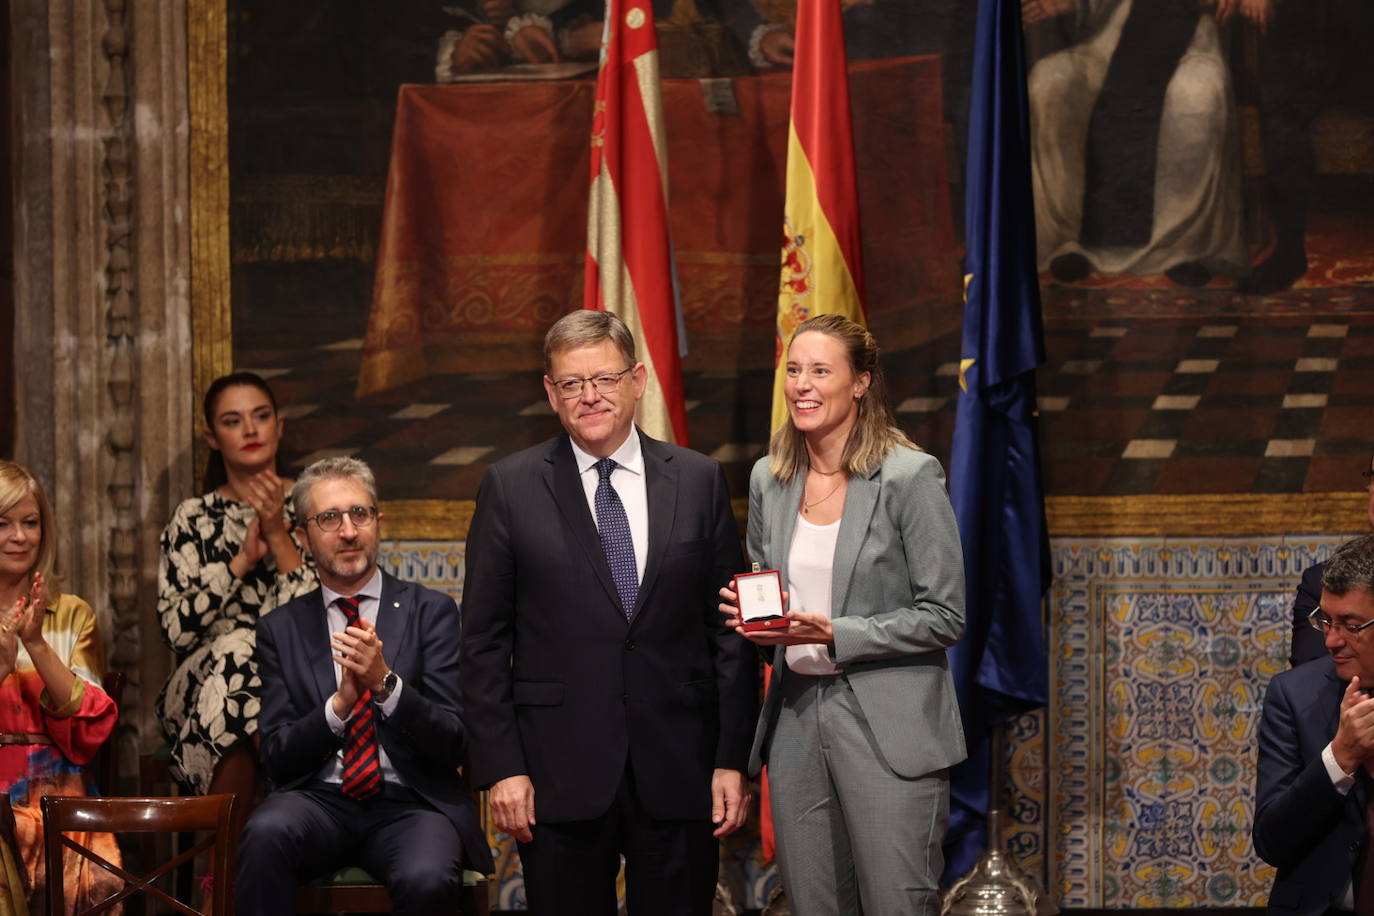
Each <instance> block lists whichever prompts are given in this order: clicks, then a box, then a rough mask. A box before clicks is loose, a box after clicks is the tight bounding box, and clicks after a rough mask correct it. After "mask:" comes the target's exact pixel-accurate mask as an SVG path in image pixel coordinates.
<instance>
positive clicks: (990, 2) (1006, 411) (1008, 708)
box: [945, 0, 1050, 883]
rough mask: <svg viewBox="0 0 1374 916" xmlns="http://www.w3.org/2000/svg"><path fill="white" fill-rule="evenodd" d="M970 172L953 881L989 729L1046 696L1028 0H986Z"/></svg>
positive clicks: (953, 461)
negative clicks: (963, 611) (1024, 30)
mask: <svg viewBox="0 0 1374 916" xmlns="http://www.w3.org/2000/svg"><path fill="white" fill-rule="evenodd" d="M976 28H977V33H976V38H975V41H974V58H973V73H974V76H973V87H972V92H971V94H970V99H969V136H968V169H967V172H966V175H967V180H966V182H965V188H966V190H965V198H964V206H965V237H966V246H967V252H968V253H967V255H966V261H965V279H964V289H965V304H964V330H963V344H962V349H961V351H960V363H959V366H960V371H959V383H960V392H959V402H958V409H957V413H956V418H955V425H954V445H953V450H952V453H951V457H950V499H951V501H952V502H953V504H954V514H955V516H956V518H957V519H958V521H959V536H960V539H961V540H962V542H963V547H964V575H965V581H966V583H967V584H966V589H967V592H966V604H967V622H966V628H965V631H964V637H963V639H962V640H960V641H959V643H958V644H956V645H955V646H954V648H953V650H952V651H951V652H950V666H951V669H952V671H953V673H954V679H955V685H956V687H957V689H958V691H959V708H960V713H961V714H962V715H963V720H964V730H965V733H966V736H967V739H968V745H969V759H968V760H967V761H965V762H964V763H962V764H960V765H959V766H958V767H955V768H954V770H953V771H952V772H951V774H950V784H951V799H950V826H949V833H948V834H947V838H946V843H945V878H946V883H949V882H950V881H952V880H954V879H955V878H958V877H960V876H962V875H963V874H965V873H966V872H967V871H968V870H969V869H970V868H971V867H972V866H973V863H974V861H975V860H976V858H977V856H978V853H979V852H981V851H982V849H983V848H984V843H985V841H986V833H987V829H986V828H987V825H986V817H987V810H988V802H989V798H988V769H989V759H988V738H989V735H990V733H991V730H992V729H993V728H995V727H996V726H998V725H999V724H1000V723H1002V722H1005V721H1006V720H1008V719H1011V718H1014V717H1016V716H1018V715H1020V714H1022V713H1025V712H1028V711H1030V710H1032V709H1035V708H1036V707H1039V706H1043V705H1045V703H1046V702H1047V700H1048V693H1049V686H1048V658H1047V656H1046V653H1045V644H1044V636H1043V632H1042V627H1043V624H1042V619H1041V598H1042V597H1043V595H1044V594H1045V591H1046V590H1047V589H1048V588H1049V583H1050V566H1049V538H1048V534H1047V531H1046V526H1045V502H1044V495H1043V492H1042V489H1041V481H1040V453H1039V445H1038V442H1037V422H1036V401H1035V369H1036V367H1037V366H1039V365H1040V364H1041V363H1042V362H1043V361H1044V359H1045V345H1044V340H1043V336H1044V335H1043V330H1042V324H1041V316H1040V289H1039V286H1038V285H1037V274H1036V264H1035V213H1034V209H1033V206H1034V204H1033V199H1032V193H1031V173H1030V165H1031V159H1030V134H1029V130H1028V127H1027V101H1026V58H1025V49H1024V46H1023V43H1022V37H1021V3H1020V0H979V3H978V21H977V27H976Z"/></svg>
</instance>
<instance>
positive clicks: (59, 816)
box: [41, 795, 239, 916]
mask: <svg viewBox="0 0 1374 916" xmlns="http://www.w3.org/2000/svg"><path fill="white" fill-rule="evenodd" d="M235 801H236V799H235V797H234V796H233V795H202V796H188V797H184V798H69V797H61V796H53V795H45V796H43V799H42V803H41V805H42V809H43V842H44V846H45V854H46V863H45V866H46V869H47V881H48V912H49V913H66V912H67V901H66V899H65V893H64V890H65V889H64V888H63V886H62V855H63V851H64V850H71V851H72V852H74V853H76V854H77V855H80V856H84V857H85V858H87V859H89V860H91V861H92V862H94V863H95V864H96V865H98V866H100V867H101V868H103V869H105V870H106V871H108V872H110V873H112V874H114V875H116V876H117V877H119V878H120V879H122V880H123V881H124V884H125V886H124V889H123V890H121V891H119V892H118V893H116V894H113V895H111V896H110V897H108V898H107V899H106V900H104V901H102V902H101V903H99V904H97V905H95V906H93V907H91V908H90V909H86V910H81V911H79V912H78V913H77V914H76V916H83V914H87V913H103V912H105V911H107V910H108V909H109V907H110V906H112V905H113V904H115V903H120V902H123V901H124V900H126V899H128V898H130V897H132V896H133V895H134V894H143V895H145V896H146V897H149V898H153V899H155V900H157V901H160V902H161V903H162V904H165V905H168V906H171V907H172V908H173V909H174V910H175V911H176V912H178V913H186V914H191V916H198V914H200V912H201V911H199V910H196V909H193V908H192V907H191V906H190V905H189V904H188V903H187V902H186V901H179V900H176V899H174V898H173V897H172V896H171V895H169V894H168V893H166V892H165V891H164V890H162V888H160V887H158V886H157V885H156V883H155V882H157V881H158V879H160V878H162V877H163V876H164V875H168V874H170V873H171V872H172V871H173V870H174V869H175V868H176V867H177V866H178V865H180V864H182V863H183V862H186V861H190V860H192V859H194V858H195V856H197V855H198V854H200V853H201V852H204V851H206V850H208V851H209V853H210V863H211V873H212V874H213V875H214V876H215V878H216V879H217V880H216V881H215V882H214V889H213V890H212V891H211V893H210V900H209V901H208V902H209V905H210V912H212V913H214V916H233V912H234V895H233V893H232V890H233V884H234V881H233V875H234V860H235V856H236V853H237V850H238V844H239V838H238V823H237V821H236V820H235V818H234V805H235ZM68 831H92V832H97V833H115V834H120V833H178V832H182V831H196V832H198V833H205V834H206V836H205V837H204V838H203V839H201V840H200V841H199V842H197V843H195V844H194V845H192V846H191V847H190V848H189V849H187V850H185V851H184V852H182V853H180V854H179V855H177V856H175V857H173V858H172V859H170V860H168V861H166V862H163V863H162V864H160V865H158V866H157V867H156V868H150V869H149V870H148V871H147V872H146V873H145V874H144V875H143V876H142V877H139V876H137V875H134V874H132V873H130V872H128V871H126V870H125V869H123V868H120V867H119V866H117V865H115V864H113V863H111V862H108V861H106V860H105V859H104V858H103V857H102V856H100V855H98V854H96V853H94V852H92V851H91V850H89V849H87V848H86V847H84V846H82V845H81V844H79V843H77V842H75V841H74V840H72V839H71V838H70V837H68V836H67V835H66V834H67V832H68ZM143 865H144V868H149V866H151V865H152V863H151V862H145V863H143Z"/></svg>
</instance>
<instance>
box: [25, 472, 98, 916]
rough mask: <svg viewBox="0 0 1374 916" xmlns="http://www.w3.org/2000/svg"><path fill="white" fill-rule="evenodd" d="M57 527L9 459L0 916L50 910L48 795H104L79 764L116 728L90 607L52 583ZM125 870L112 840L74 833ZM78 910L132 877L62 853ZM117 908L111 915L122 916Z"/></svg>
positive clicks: (38, 489) (68, 890)
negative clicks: (10, 831)
mask: <svg viewBox="0 0 1374 916" xmlns="http://www.w3.org/2000/svg"><path fill="white" fill-rule="evenodd" d="M56 540H57V531H56V528H55V526H54V524H53V517H52V509H51V508H50V507H49V505H48V499H47V497H46V496H45V495H44V494H43V488H42V486H41V485H40V484H39V483H38V481H37V480H36V479H35V478H34V477H33V475H32V474H30V473H29V472H28V471H26V470H25V469H24V468H22V467H20V466H19V465H17V464H14V463H13V462H10V461H0V788H2V789H3V791H4V792H5V794H6V795H8V796H9V801H10V807H11V808H12V809H13V811H14V820H15V834H16V837H15V839H16V840H17V842H18V849H17V850H12V849H10V848H9V846H8V845H7V844H0V914H4V916H10V914H14V913H25V912H27V910H26V908H25V903H26V901H25V894H24V884H25V882H27V884H28V888H29V894H28V901H27V902H28V905H29V906H30V907H31V908H32V910H33V912H35V913H37V912H42V911H43V908H44V900H45V898H46V889H47V878H46V874H45V869H44V862H43V815H42V813H41V811H40V810H39V807H38V805H39V799H41V798H42V797H43V796H44V795H75V796H82V795H87V794H92V795H93V794H95V792H94V791H93V790H94V787H93V786H92V785H91V784H90V782H89V780H88V779H87V778H86V774H85V772H84V771H83V770H82V767H83V766H84V765H85V764H87V763H90V762H91V760H92V758H94V757H95V755H96V752H97V751H98V750H100V746H101V745H102V744H104V743H105V741H106V739H108V738H109V737H110V733H111V732H112V731H113V730H114V727H115V721H116V719H117V717H118V712H117V710H116V709H115V704H114V701H113V700H111V699H110V698H109V697H108V696H106V695H105V691H103V690H101V689H100V678H101V675H102V674H104V670H105V652H104V646H103V644H102V643H101V641H100V631H99V629H98V628H97V626H96V619H95V612H94V611H92V610H91V606H90V605H89V604H87V603H86V602H84V601H82V600H81V599H80V598H78V597H76V596H75V595H64V594H62V593H60V592H59V591H58V589H57V587H56V584H55V582H54V580H53V579H52V560H53V554H54V553H55V548H54V543H55V542H56ZM73 839H75V840H76V842H78V843H81V844H82V845H83V846H86V847H87V848H89V849H92V850H94V851H95V852H96V853H97V854H99V855H101V856H103V857H105V859H106V860H108V861H109V862H111V863H114V864H116V865H118V864H119V862H120V855H119V847H118V846H117V845H116V844H115V838H114V836H113V835H111V834H108V833H98V834H96V833H87V834H84V835H82V836H74V837H73ZM63 866H64V868H63V875H62V878H63V882H62V883H63V887H64V888H65V894H64V896H65V898H66V901H67V904H68V906H69V907H80V908H86V907H89V906H92V905H93V904H95V903H98V902H99V901H101V900H104V899H105V898H106V897H108V896H110V895H111V894H112V893H115V892H116V891H118V890H120V889H121V888H122V887H123V886H124V882H123V881H121V880H120V879H118V878H116V877H115V876H114V875H112V874H110V873H109V872H107V871H105V870H104V869H102V868H99V867H98V866H94V865H93V863H91V862H90V861H89V860H87V859H84V858H82V857H80V856H75V855H68V856H64V857H63ZM118 911H119V908H118V907H116V908H115V910H114V912H118Z"/></svg>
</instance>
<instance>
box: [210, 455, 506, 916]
mask: <svg viewBox="0 0 1374 916" xmlns="http://www.w3.org/2000/svg"><path fill="white" fill-rule="evenodd" d="M291 499H292V504H293V509H294V511H295V514H296V518H297V519H298V520H299V521H300V526H301V527H300V528H298V529H297V531H298V533H299V534H300V536H301V537H302V539H303V540H304V541H305V542H306V544H307V546H308V547H309V548H310V553H311V556H312V557H314V560H315V564H316V566H317V568H318V570H319V576H320V588H319V589H317V590H315V591H313V592H311V593H310V594H308V595H303V596H302V597H300V598H297V599H296V600H294V601H292V602H290V603H289V604H286V605H283V606H282V607H280V608H277V609H276V610H275V611H273V612H272V613H271V614H269V615H267V616H265V617H263V618H262V619H261V620H260V621H259V622H258V670H259V673H260V674H261V676H262V711H261V712H260V713H259V715H258V729H259V731H260V732H261V734H262V747H261V755H262V763H263V767H264V769H265V770H266V771H267V774H268V775H269V776H270V777H271V779H272V781H273V783H274V784H275V785H276V791H274V792H273V793H272V794H271V795H269V796H268V797H267V800H266V801H264V802H263V804H262V805H261V806H259V807H258V809H257V810H256V811H255V812H254V813H253V816H252V817H251V818H250V819H249V821H248V824H247V826H246V827H245V828H244V831H243V838H242V841H241V843H240V847H239V869H238V881H237V883H236V885H235V898H236V902H237V907H238V911H239V912H240V913H241V914H260V913H292V912H294V911H295V906H294V897H295V889H296V885H297V884H298V883H299V882H301V881H306V880H310V879H312V878H315V877H319V876H321V875H326V874H328V873H330V872H332V871H335V870H337V869H338V868H341V867H343V866H345V865H360V866H362V867H363V868H365V869H367V871H368V872H370V873H371V874H372V875H374V876H375V877H376V878H377V879H378V880H379V881H381V882H382V883H383V884H384V885H386V888H387V891H388V892H389V893H390V895H391V898H392V901H393V904H394V906H395V911H396V912H398V913H423V914H431V913H445V912H449V913H451V912H455V911H456V910H457V907H458V901H459V893H460V891H461V889H462V880H463V875H462V864H461V863H462V860H463V859H464V858H466V860H467V861H468V862H470V863H471V864H472V865H473V867H475V868H478V869H481V870H482V871H491V870H492V861H491V853H490V850H489V849H488V848H487V845H486V841H485V839H484V837H483V835H482V832H481V830H480V829H479V828H478V826H477V816H476V811H475V808H474V805H473V803H472V798H471V796H470V794H469V793H468V791H467V789H466V788H465V787H464V785H463V783H462V780H461V779H460V777H459V775H458V767H459V765H460V764H461V763H462V762H463V755H464V751H465V750H466V744H467V742H466V739H465V734H464V729H463V720H462V717H461V712H460V710H461V706H460V703H459V686H458V632H459V622H458V608H457V606H456V605H455V604H454V602H453V599H452V598H449V597H448V596H447V595H443V594H440V593H439V592H436V591H433V590H431V589H427V588H425V587H423V586H420V585H416V584H414V583H411V582H401V581H399V580H398V579H395V578H392V577H391V576H388V575H386V574H385V573H383V572H382V571H381V570H380V569H379V568H378V567H377V545H378V542H379V540H380V537H381V519H382V516H381V513H379V512H378V511H377V486H376V483H375V481H374V479H373V476H372V472H371V470H369V469H368V467H367V465H366V464H364V463H363V462H361V461H358V460H357V459H354V458H326V459H323V460H321V461H317V462H315V463H314V464H312V465H311V466H310V467H308V468H306V470H305V472H304V473H303V474H301V476H300V479H299V480H297V481H296V484H295V487H294V488H293V489H292V491H291Z"/></svg>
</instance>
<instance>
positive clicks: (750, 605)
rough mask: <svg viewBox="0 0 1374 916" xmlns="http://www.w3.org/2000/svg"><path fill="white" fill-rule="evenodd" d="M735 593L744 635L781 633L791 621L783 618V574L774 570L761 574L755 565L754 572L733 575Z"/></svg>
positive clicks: (767, 570) (757, 565) (763, 571)
mask: <svg viewBox="0 0 1374 916" xmlns="http://www.w3.org/2000/svg"><path fill="white" fill-rule="evenodd" d="M735 593H736V594H737V595H738V596H739V599H738V602H739V612H740V618H741V619H742V620H743V621H744V623H743V626H741V627H740V629H742V630H744V631H745V632H752V631H754V630H782V629H786V628H787V626H788V624H789V623H790V622H791V621H789V620H788V619H787V618H786V617H785V616H783V607H782V573H780V572H778V571H777V570H776V569H765V570H762V571H760V570H759V564H757V563H755V564H754V571H753V572H747V573H739V574H738V575H736V576H735Z"/></svg>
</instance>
